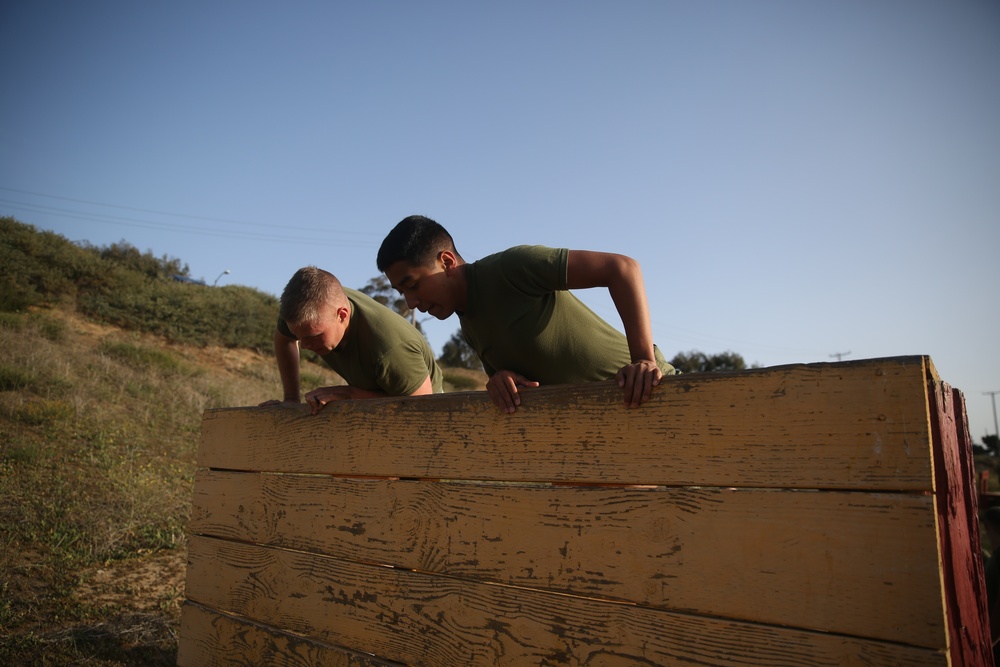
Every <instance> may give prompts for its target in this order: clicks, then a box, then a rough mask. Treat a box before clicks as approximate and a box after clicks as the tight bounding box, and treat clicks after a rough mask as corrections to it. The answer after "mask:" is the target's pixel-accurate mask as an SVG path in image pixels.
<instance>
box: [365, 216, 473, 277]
mask: <svg viewBox="0 0 1000 667" xmlns="http://www.w3.org/2000/svg"><path fill="white" fill-rule="evenodd" d="M442 250H450V251H451V252H453V253H455V255H456V256H458V251H457V250H455V241H454V240H453V239H452V238H451V234H449V233H448V230H446V229H445V228H444V227H442V226H441V225H439V224H438V223H436V222H435V221H433V220H431V219H430V218H427V217H424V216H422V215H411V216H409V217H406V218H403V219H402V220H400V221H399V223H398V224H397V225H396V226H395V227H393V228H392V231H391V232H389V233H388V234H387V235H386V237H385V239H384V240H383V241H382V245H381V247H379V249H378V256H377V257H376V259H375V262H376V264H378V270H379V271H381V272H383V273H384V272H385V270H386V269H387V268H389V267H390V266H392V265H393V264H395V263H396V262H398V261H400V260H403V261H406V262H408V263H409V264H412V265H414V266H424V265H426V264H429V263H431V262H433V261H434V259H435V258H436V257H437V254H438V253H439V252H441V251H442Z"/></svg>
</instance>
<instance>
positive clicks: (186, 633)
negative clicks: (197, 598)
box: [177, 602, 400, 667]
mask: <svg viewBox="0 0 1000 667" xmlns="http://www.w3.org/2000/svg"><path fill="white" fill-rule="evenodd" d="M234 665H261V666H263V665H283V666H284V667H316V666H317V665H322V667H400V666H399V663H395V662H386V661H383V660H378V659H376V658H374V657H372V656H367V655H362V654H359V653H357V652H354V651H347V650H345V649H341V648H338V647H336V646H328V645H325V644H321V643H319V642H315V641H312V640H311V639H309V638H307V637H301V636H297V635H293V634H288V633H285V632H281V631H280V630H276V629H274V628H269V627H267V626H264V625H260V624H258V623H251V622H248V621H246V620H245V619H239V618H234V617H232V616H227V615H225V614H220V613H218V612H216V611H213V610H211V609H207V608H205V607H202V606H201V605H198V604H194V603H191V602H187V603H185V605H184V607H183V608H182V609H181V628H180V638H179V640H178V649H177V667H231V666H234Z"/></svg>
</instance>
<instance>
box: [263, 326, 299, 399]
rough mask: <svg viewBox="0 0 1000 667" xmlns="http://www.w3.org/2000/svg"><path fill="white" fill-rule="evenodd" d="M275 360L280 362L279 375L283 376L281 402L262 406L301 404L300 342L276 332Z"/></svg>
mask: <svg viewBox="0 0 1000 667" xmlns="http://www.w3.org/2000/svg"><path fill="white" fill-rule="evenodd" d="M274 358H275V360H276V361H277V362H278V375H280V376H281V390H282V394H283V398H282V400H281V401H275V400H271V401H264V402H263V403H261V405H262V406H263V405H277V404H278V403H301V402H302V399H301V398H299V391H300V387H301V381H300V379H299V341H297V340H295V339H294V338H289V337H288V336H286V335H284V334H283V333H281V332H280V331H278V330H277V329H275V330H274Z"/></svg>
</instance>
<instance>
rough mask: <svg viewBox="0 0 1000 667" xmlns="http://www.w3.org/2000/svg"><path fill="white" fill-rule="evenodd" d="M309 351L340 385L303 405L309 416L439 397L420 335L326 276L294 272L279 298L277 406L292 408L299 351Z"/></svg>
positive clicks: (438, 378) (310, 270)
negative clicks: (358, 404)
mask: <svg viewBox="0 0 1000 667" xmlns="http://www.w3.org/2000/svg"><path fill="white" fill-rule="evenodd" d="M300 346H301V347H303V348H305V349H307V350H311V351H312V352H315V353H316V354H318V355H319V356H321V357H322V358H323V360H324V361H325V362H326V363H327V364H328V365H329V366H330V368H332V369H333V370H335V371H336V372H337V373H338V374H339V375H340V376H341V377H342V378H344V380H346V381H347V386H336V387H319V388H317V389H313V390H312V391H310V392H308V393H307V394H306V396H305V399H306V403H308V404H309V405H310V407H311V408H312V413H313V414H316V413H317V412H318V411H319V409H320V408H322V407H323V406H324V405H326V404H327V403H329V402H331V401H337V400H344V399H354V398H379V397H383V396H416V395H420V394H430V393H439V392H441V387H442V374H441V369H440V368H438V365H437V362H436V361H435V360H434V354H433V352H432V351H431V348H430V345H429V344H428V343H427V339H425V338H424V336H423V334H421V333H420V332H419V331H417V329H416V327H414V326H413V325H412V324H410V323H409V322H407V321H406V320H405V319H403V318H402V317H401V316H400V315H399V314H398V313H396V312H394V311H393V310H391V309H389V308H387V307H386V306H383V305H382V304H380V303H378V302H377V301H375V300H374V299H372V298H371V297H369V296H368V295H367V294H365V293H363V292H359V291H357V290H353V289H350V288H347V287H344V286H343V285H341V284H340V281H339V280H337V277H336V276H334V275H333V274H332V273H330V272H328V271H324V270H323V269H319V268H316V267H315V266H307V267H305V268H302V269H299V270H298V271H296V273H295V275H293V276H292V278H291V280H289V281H288V284H287V285H286V286H285V290H284V292H282V294H281V305H280V307H279V315H278V324H277V327H276V328H275V331H274V356H275V358H276V359H277V362H278V372H279V373H280V375H281V385H282V388H283V390H284V400H283V401H277V400H271V401H265V402H263V403H261V405H262V406H264V405H275V404H278V403H299V402H300V398H299V394H300V381H299V347H300Z"/></svg>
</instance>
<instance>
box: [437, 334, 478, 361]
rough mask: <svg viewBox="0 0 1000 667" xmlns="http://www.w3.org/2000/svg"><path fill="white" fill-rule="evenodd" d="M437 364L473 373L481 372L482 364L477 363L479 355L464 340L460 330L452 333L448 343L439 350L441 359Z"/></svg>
mask: <svg viewBox="0 0 1000 667" xmlns="http://www.w3.org/2000/svg"><path fill="white" fill-rule="evenodd" d="M438 363H439V364H441V365H442V366H448V367H449V368H468V369H470V370H474V371H481V370H483V364H482V362H481V361H479V355H478V354H476V351H475V350H473V349H472V346H471V345H469V342H468V341H467V340H465V336H464V335H463V334H462V330H461V329H459V330H458V331H456V332H455V333H453V334H452V335H451V338H449V339H448V342H447V343H445V344H444V346H443V347H442V348H441V357H440V358H439V359H438Z"/></svg>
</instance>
